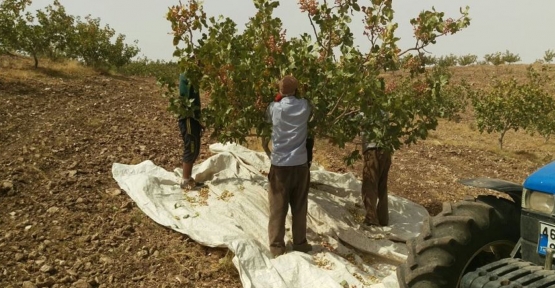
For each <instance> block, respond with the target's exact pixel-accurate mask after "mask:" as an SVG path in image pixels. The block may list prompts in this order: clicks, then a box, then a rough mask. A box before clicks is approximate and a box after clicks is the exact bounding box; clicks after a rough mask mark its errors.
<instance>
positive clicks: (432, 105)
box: [163, 0, 470, 160]
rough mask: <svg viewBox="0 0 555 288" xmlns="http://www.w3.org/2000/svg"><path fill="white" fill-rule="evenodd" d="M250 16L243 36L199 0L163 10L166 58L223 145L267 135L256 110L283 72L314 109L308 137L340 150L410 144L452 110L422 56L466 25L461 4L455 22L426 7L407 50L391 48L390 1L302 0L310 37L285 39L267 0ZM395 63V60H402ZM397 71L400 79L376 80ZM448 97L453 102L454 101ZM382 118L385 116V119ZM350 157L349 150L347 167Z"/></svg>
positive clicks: (183, 107)
mask: <svg viewBox="0 0 555 288" xmlns="http://www.w3.org/2000/svg"><path fill="white" fill-rule="evenodd" d="M253 4H254V6H255V8H256V13H255V14H254V15H252V16H251V17H250V20H249V22H248V23H247V24H246V26H245V27H244V29H241V31H242V32H239V31H240V30H239V27H237V24H236V23H235V22H234V21H233V20H232V19H230V18H229V17H225V16H221V17H217V16H209V15H207V14H206V12H205V11H204V9H203V6H202V4H201V2H200V1H196V0H188V1H184V2H183V3H182V4H181V5H177V6H173V7H170V9H169V11H168V14H167V18H168V20H169V21H170V23H171V27H172V30H173V32H174V45H175V46H176V50H175V53H174V56H177V57H179V59H180V61H179V65H180V69H181V71H186V73H187V76H188V78H189V79H190V80H191V82H192V83H193V85H194V86H195V87H197V88H199V89H200V90H201V91H203V92H206V93H207V94H208V95H209V97H210V101H209V103H207V104H208V105H207V106H206V107H205V108H204V109H203V113H202V115H203V119H201V121H202V122H203V123H204V125H205V126H206V127H207V128H209V131H211V133H212V136H214V137H217V139H218V140H220V141H223V142H227V141H231V142H239V143H241V142H244V141H245V140H246V137H249V136H253V135H256V136H259V137H262V138H264V137H268V136H269V134H270V131H271V129H270V126H269V124H268V123H266V121H265V117H264V115H265V109H266V107H267V105H268V104H269V103H270V102H271V101H273V99H274V95H275V94H276V92H277V87H276V83H277V81H278V80H279V79H280V78H282V77H283V76H284V75H290V74H292V75H294V76H295V77H296V78H297V79H298V80H299V83H300V87H299V96H300V97H304V98H307V99H308V100H309V101H310V102H311V103H312V104H313V106H314V108H315V109H314V117H313V120H312V121H311V122H310V123H309V128H310V130H311V133H312V134H313V135H315V136H316V137H317V138H324V139H328V140H329V141H330V142H331V143H334V144H336V145H338V146H340V147H344V145H345V143H348V142H353V140H355V138H356V137H358V135H359V133H360V132H365V133H366V134H367V135H368V137H370V138H372V139H375V140H376V141H377V142H378V143H379V144H380V145H381V146H382V147H384V148H387V149H390V150H394V149H398V148H400V147H401V146H402V145H406V144H411V143H415V142H416V141H417V140H418V139H424V138H426V137H427V135H428V132H429V130H431V129H435V128H436V127H437V125H438V119H439V118H441V117H449V116H451V114H452V113H456V112H458V110H459V108H458V107H459V106H458V104H457V103H456V100H457V99H453V97H452V95H454V93H445V91H448V90H449V89H455V88H453V87H449V76H450V75H449V72H448V70H447V69H441V67H437V68H434V69H425V58H424V57H422V55H424V49H425V48H426V47H428V46H430V45H433V44H435V43H436V41H438V40H440V38H443V37H445V36H448V35H451V34H455V33H457V32H459V31H461V30H463V29H464V28H466V27H467V26H468V25H469V24H470V18H469V16H468V7H467V8H466V9H461V11H460V12H461V14H460V15H458V16H457V17H456V18H450V17H446V16H445V14H444V13H443V12H440V11H436V10H435V9H433V8H432V9H430V10H427V11H422V12H421V13H420V14H418V15H415V17H414V18H412V19H402V21H408V22H409V23H410V24H411V25H412V26H413V28H414V44H413V45H411V46H409V47H399V45H398V42H399V40H400V39H399V37H398V36H397V27H398V23H397V22H396V19H395V18H394V16H395V11H394V10H393V8H392V1H391V0H371V1H370V0H367V1H361V0H335V1H316V0H301V1H299V6H298V7H299V9H300V11H301V12H302V13H304V15H305V16H306V23H307V25H309V27H312V28H313V29H312V30H313V33H305V34H301V35H290V34H287V31H286V30H285V29H283V26H282V21H281V19H279V18H277V17H275V15H274V10H275V9H276V8H277V7H278V6H279V5H280V2H279V1H274V0H253ZM355 14H356V15H360V16H361V17H362V18H363V19H364V24H363V25H364V36H365V37H366V38H367V41H368V43H369V45H368V46H369V47H370V48H369V49H368V50H362V49H361V48H359V47H357V46H355V45H354V37H355V35H354V34H353V32H352V30H351V25H356V24H355V22H352V19H353V18H355V17H357V16H355ZM401 59H403V60H401ZM395 69H400V70H402V71H406V73H403V75H406V77H402V78H394V77H383V75H382V74H383V72H384V71H390V70H395ZM163 84H165V85H167V87H168V93H167V96H168V97H169V100H170V108H169V109H170V110H171V111H173V112H174V113H175V114H178V115H180V116H190V115H192V114H191V113H192V108H193V107H192V106H191V105H192V103H190V102H188V101H183V100H182V99H181V98H179V97H176V93H175V91H174V88H175V87H174V86H173V84H172V81H164V82H163ZM454 100H455V101H454ZM384 114H385V115H386V116H385V117H384ZM358 157H359V154H358V150H354V151H352V153H350V154H349V157H347V158H348V160H353V159H356V158H358Z"/></svg>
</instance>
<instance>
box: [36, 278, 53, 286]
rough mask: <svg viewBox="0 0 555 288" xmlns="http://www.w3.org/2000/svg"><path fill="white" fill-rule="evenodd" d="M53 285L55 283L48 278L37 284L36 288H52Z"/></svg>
mask: <svg viewBox="0 0 555 288" xmlns="http://www.w3.org/2000/svg"><path fill="white" fill-rule="evenodd" d="M54 284H56V281H55V280H54V279H52V278H51V277H49V278H48V279H46V280H44V281H40V282H37V288H43V287H52V286H53V285H54Z"/></svg>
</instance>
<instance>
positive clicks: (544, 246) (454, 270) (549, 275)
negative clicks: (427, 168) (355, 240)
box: [397, 162, 555, 288]
mask: <svg viewBox="0 0 555 288" xmlns="http://www.w3.org/2000/svg"><path fill="white" fill-rule="evenodd" d="M460 182H461V183H462V184H464V185H468V186H473V187H479V188H487V189H492V190H496V191H499V192H503V193H506V194H507V195H508V196H510V197H507V198H510V199H511V200H509V199H505V198H498V197H495V196H490V195H487V196H486V195H484V196H479V197H477V198H475V199H469V200H465V201H460V202H457V203H444V205H443V211H442V212H441V213H440V214H438V215H436V216H434V217H430V218H428V219H426V220H425V221H424V225H423V226H422V231H421V233H420V235H419V236H418V237H416V238H414V239H411V240H409V241H408V242H407V246H408V249H409V256H408V258H407V262H406V263H404V264H403V265H401V266H399V267H398V269H397V276H398V279H399V283H400V286H401V287H403V288H407V287H410V288H489V287H505V288H517V287H527V288H531V287H534V288H545V287H555V270H552V269H553V268H552V262H553V256H554V252H555V162H552V163H550V164H548V165H546V166H544V167H542V168H541V169H539V170H537V171H536V172H534V173H533V174H532V175H530V176H529V177H528V178H527V179H526V180H525V181H524V184H523V185H519V184H515V183H512V182H508V181H504V180H498V179H490V178H477V179H468V180H462V181H460Z"/></svg>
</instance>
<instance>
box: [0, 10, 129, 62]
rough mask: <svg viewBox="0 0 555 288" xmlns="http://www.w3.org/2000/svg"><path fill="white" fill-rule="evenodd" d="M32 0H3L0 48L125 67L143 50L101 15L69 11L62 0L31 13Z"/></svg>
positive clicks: (5, 51)
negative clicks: (102, 19)
mask: <svg viewBox="0 0 555 288" xmlns="http://www.w3.org/2000/svg"><path fill="white" fill-rule="evenodd" d="M31 2H32V1H31V0H2V1H0V52H3V53H11V52H18V53H24V54H27V55H29V56H31V57H33V58H34V61H35V67H38V65H39V59H40V58H43V57H44V58H48V59H51V60H60V59H75V60H78V61H81V62H83V63H84V64H86V65H87V66H92V67H95V68H111V67H121V66H123V65H125V64H127V63H129V62H130V61H131V59H132V58H133V57H135V56H136V55H137V53H138V52H139V48H138V47H137V45H136V44H137V43H136V41H135V43H134V44H133V45H129V44H126V43H125V35H122V34H117V35H116V31H115V30H114V29H113V28H111V27H110V26H108V25H106V26H104V27H102V25H101V24H100V19H98V18H92V17H91V16H87V17H85V18H84V19H81V18H80V17H75V16H72V15H68V14H67V13H66V11H65V8H64V7H63V6H62V5H61V4H60V2H59V1H58V0H54V1H53V3H52V4H51V5H48V6H47V7H46V8H44V9H41V10H37V11H36V13H31V12H29V11H27V10H28V7H29V5H30V4H31Z"/></svg>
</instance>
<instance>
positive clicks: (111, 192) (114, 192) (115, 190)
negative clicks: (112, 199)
mask: <svg viewBox="0 0 555 288" xmlns="http://www.w3.org/2000/svg"><path fill="white" fill-rule="evenodd" d="M106 193H107V194H108V195H110V196H118V195H121V189H119V188H109V189H106Z"/></svg>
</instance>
